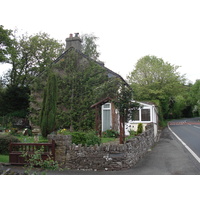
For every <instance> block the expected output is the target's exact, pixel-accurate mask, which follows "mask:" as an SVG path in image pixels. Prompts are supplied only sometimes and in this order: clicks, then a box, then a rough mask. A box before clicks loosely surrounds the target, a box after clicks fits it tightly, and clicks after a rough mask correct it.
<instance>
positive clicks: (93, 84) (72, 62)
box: [52, 49, 118, 131]
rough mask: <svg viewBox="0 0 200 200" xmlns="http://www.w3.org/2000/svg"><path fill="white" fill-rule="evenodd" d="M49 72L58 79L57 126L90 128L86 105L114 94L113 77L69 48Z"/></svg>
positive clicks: (91, 122)
mask: <svg viewBox="0 0 200 200" xmlns="http://www.w3.org/2000/svg"><path fill="white" fill-rule="evenodd" d="M83 62H84V66H83V65H82V63H83ZM52 71H54V73H55V74H56V75H57V78H58V115H57V123H58V126H60V127H66V128H68V129H70V131H79V130H81V131H88V130H90V129H93V127H94V110H93V109H91V108H90V107H91V105H92V104H94V103H96V102H98V101H99V100H102V99H103V98H106V97H107V96H108V95H109V96H110V95H112V94H113V95H114V94H116V90H117V87H118V86H117V85H116V84H114V82H115V81H114V78H113V79H112V78H110V79H109V78H108V76H107V73H106V70H105V69H104V68H102V67H100V66H99V65H97V64H96V63H95V62H93V61H88V60H87V61H86V60H83V57H82V56H81V55H80V54H78V53H77V52H76V51H74V50H73V49H71V50H70V51H68V53H67V54H66V55H64V57H63V58H62V59H60V60H59V62H57V63H55V64H54V65H53V66H52ZM107 88H108V89H107ZM114 88H115V89H114Z"/></svg>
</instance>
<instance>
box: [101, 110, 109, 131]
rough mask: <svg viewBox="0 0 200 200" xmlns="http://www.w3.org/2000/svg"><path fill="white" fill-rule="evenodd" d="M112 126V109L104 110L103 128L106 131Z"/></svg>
mask: <svg viewBox="0 0 200 200" xmlns="http://www.w3.org/2000/svg"><path fill="white" fill-rule="evenodd" d="M110 128H111V124H110V110H103V130H102V131H106V130H108V129H110Z"/></svg>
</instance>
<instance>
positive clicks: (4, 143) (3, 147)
mask: <svg viewBox="0 0 200 200" xmlns="http://www.w3.org/2000/svg"><path fill="white" fill-rule="evenodd" d="M10 142H20V140H19V139H18V138H16V137H15V136H13V135H0V154H9V144H10Z"/></svg>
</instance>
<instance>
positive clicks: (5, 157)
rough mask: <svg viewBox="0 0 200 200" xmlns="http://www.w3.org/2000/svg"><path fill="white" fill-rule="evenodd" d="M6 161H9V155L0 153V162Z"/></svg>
mask: <svg viewBox="0 0 200 200" xmlns="http://www.w3.org/2000/svg"><path fill="white" fill-rule="evenodd" d="M1 162H2V163H8V162H9V155H0V163H1Z"/></svg>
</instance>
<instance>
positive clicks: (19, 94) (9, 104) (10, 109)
mask: <svg viewBox="0 0 200 200" xmlns="http://www.w3.org/2000/svg"><path fill="white" fill-rule="evenodd" d="M29 93H30V91H29V88H28V87H23V86H20V87H19V86H14V85H13V86H8V87H7V89H6V90H5V91H4V92H3V93H2V96H1V99H0V103H1V106H0V112H1V116H12V117H20V118H25V117H26V116H27V114H28V108H29Z"/></svg>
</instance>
